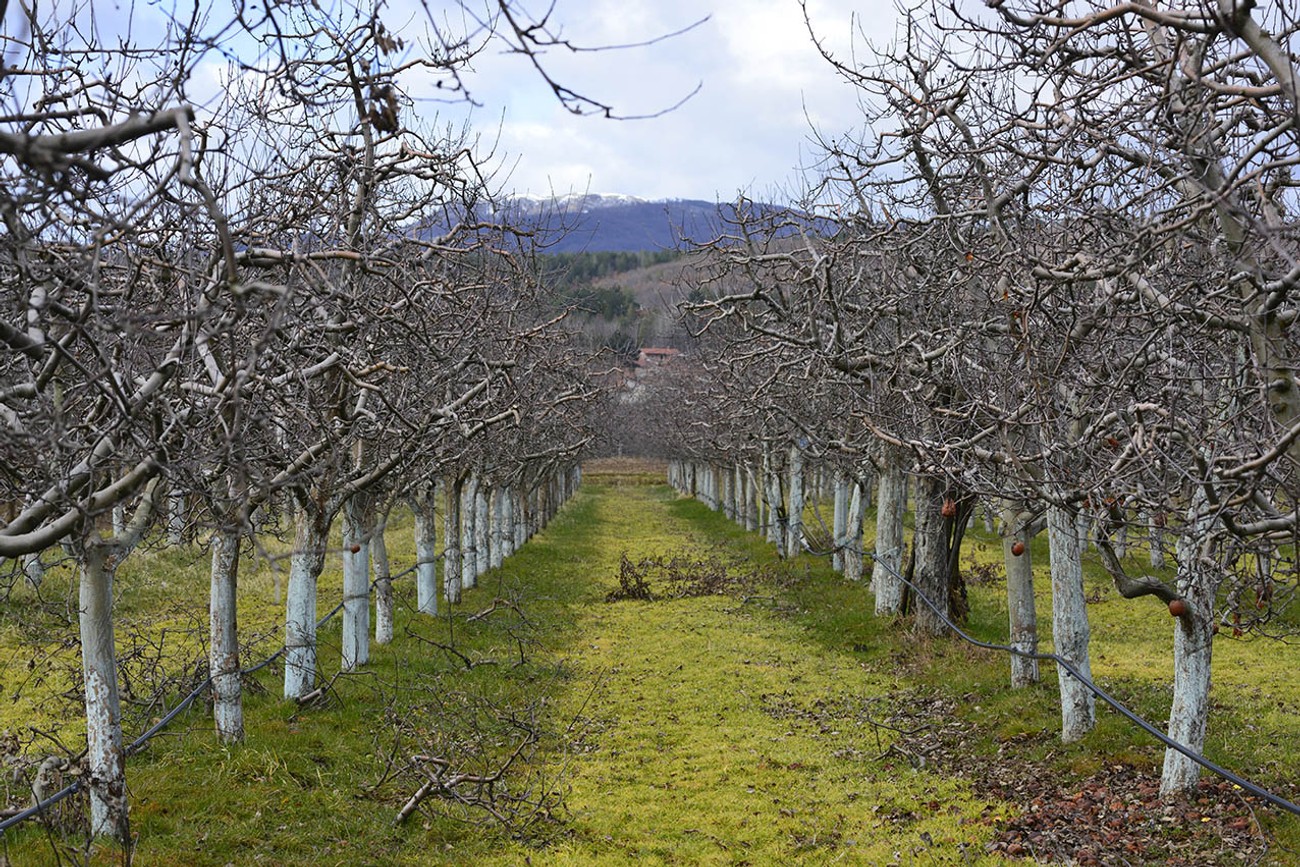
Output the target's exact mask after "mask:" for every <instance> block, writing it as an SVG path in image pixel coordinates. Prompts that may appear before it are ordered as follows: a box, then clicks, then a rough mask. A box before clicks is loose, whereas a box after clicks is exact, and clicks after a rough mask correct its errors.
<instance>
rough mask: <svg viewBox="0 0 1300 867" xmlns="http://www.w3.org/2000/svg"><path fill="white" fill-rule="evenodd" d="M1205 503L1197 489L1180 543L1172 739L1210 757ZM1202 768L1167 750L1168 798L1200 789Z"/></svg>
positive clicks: (1211, 571)
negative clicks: (1180, 611)
mask: <svg viewBox="0 0 1300 867" xmlns="http://www.w3.org/2000/svg"><path fill="white" fill-rule="evenodd" d="M1204 505H1205V499H1204V494H1203V493H1202V492H1201V489H1199V488H1198V489H1197V493H1196V495H1195V496H1194V497H1193V498H1192V505H1191V507H1190V509H1189V510H1188V516H1187V526H1186V528H1185V529H1184V532H1183V534H1182V535H1181V536H1180V537H1179V539H1178V545H1177V549H1176V556H1177V559H1178V595H1179V596H1181V597H1182V599H1183V601H1184V602H1185V603H1186V604H1187V613H1186V614H1184V615H1183V616H1182V617H1178V618H1176V623H1175V625H1174V698H1173V704H1172V705H1171V707H1170V709H1169V737H1170V738H1172V739H1173V740H1175V741H1178V742H1179V743H1180V744H1183V745H1185V746H1187V747H1190V748H1191V749H1192V750H1193V751H1194V752H1197V753H1203V752H1204V751H1205V731H1206V728H1207V726H1208V724H1209V718H1210V680H1211V665H1210V664H1211V661H1212V658H1213V655H1214V599H1215V594H1216V591H1217V590H1218V583H1219V582H1218V579H1217V577H1216V576H1217V570H1216V569H1215V568H1214V565H1213V564H1209V563H1207V562H1206V561H1207V560H1208V555H1207V549H1208V548H1209V546H1210V544H1211V543H1210V542H1209V541H1208V536H1209V529H1210V527H1209V523H1210V522H1209V521H1208V520H1207V519H1206V518H1205V517H1203V516H1202V515H1201V514H1200V512H1201V511H1202V509H1203V508H1204ZM1200 775H1201V766H1200V765H1198V764H1197V763H1196V762H1194V761H1192V760H1191V759H1189V758H1187V756H1184V755H1183V754H1182V753H1180V752H1178V751H1177V750H1171V749H1166V750H1165V763H1164V769H1163V771H1162V773H1161V775H1160V793H1161V794H1162V795H1172V794H1181V793H1185V792H1189V791H1191V790H1192V789H1194V788H1195V787H1196V781H1197V780H1198V779H1199V778H1200Z"/></svg>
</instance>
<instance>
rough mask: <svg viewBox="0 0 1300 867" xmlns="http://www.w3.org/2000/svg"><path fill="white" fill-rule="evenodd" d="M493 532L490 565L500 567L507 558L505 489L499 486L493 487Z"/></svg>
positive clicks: (489, 545)
mask: <svg viewBox="0 0 1300 867" xmlns="http://www.w3.org/2000/svg"><path fill="white" fill-rule="evenodd" d="M490 505H491V508H492V533H491V539H490V540H489V542H488V548H489V551H490V558H489V562H488V565H489V566H490V567H491V568H493V569H500V568H501V563H502V562H503V561H504V560H505V557H506V555H505V517H506V516H505V489H504V488H502V487H500V486H497V487H494V488H492V502H491V504H490Z"/></svg>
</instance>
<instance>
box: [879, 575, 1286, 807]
mask: <svg viewBox="0 0 1300 867" xmlns="http://www.w3.org/2000/svg"><path fill="white" fill-rule="evenodd" d="M862 553H863V554H865V555H867V556H869V557H871V559H872V561H873V562H874V563H875V564H876V565H879V566H883V567H884V568H885V571H887V572H889V573H890V574H891V575H893V576H894V577H895V578H897V579H898V580H899V581H902V582H903V583H904V584H906V585H907V586H908V587H910V588H912V592H913V593H915V594H916V598H917V599H920V600H921V601H922V602H924V603H925V604H926V606H927V607H928V608H929V609H930V610H931V611H933V612H934V613H935V616H937V617H938V618H939V619H940V620H942V621H943V622H944V623H945V624H946V625H947V626H948V628H949V629H951V630H952V631H953V632H955V633H957V635H959V636H960V637H961V638H962V639H963V640H964V641H966V642H968V643H970V644H973V645H975V646H976V647H983V648H985V649H987V650H1001V651H1003V652H1005V653H1011V654H1014V655H1016V656H1023V657H1026V658H1028V659H1037V660H1042V661H1051V662H1055V663H1056V664H1057V665H1058V666H1060V667H1061V668H1064V669H1065V670H1066V671H1067V672H1069V674H1070V676H1071V677H1073V678H1074V679H1075V680H1077V681H1079V682H1080V683H1082V684H1083V685H1084V687H1085V688H1086V689H1087V690H1088V691H1089V692H1091V693H1092V694H1093V695H1095V696H1096V697H1097V698H1099V699H1101V700H1102V701H1104V702H1106V704H1108V705H1110V706H1111V707H1113V708H1114V709H1115V710H1117V711H1119V712H1120V713H1121V714H1123V715H1124V716H1125V717H1127V718H1128V720H1129V721H1130V722H1132V723H1133V724H1134V725H1136V726H1137V727H1138V728H1140V729H1142V730H1143V731H1145V732H1146V733H1147V734H1149V735H1151V736H1153V737H1154V738H1156V740H1158V741H1160V742H1161V743H1163V744H1164V745H1165V746H1166V747H1168V748H1169V749H1172V750H1174V751H1176V752H1179V753H1181V754H1182V755H1184V756H1186V757H1187V758H1189V759H1191V760H1192V761H1194V762H1196V763H1197V764H1198V765H1200V766H1201V767H1203V768H1205V769H1206V770H1208V771H1210V772H1212V773H1214V774H1217V775H1218V776H1220V777H1222V778H1223V779H1225V780H1227V781H1228V782H1230V783H1233V784H1235V785H1238V786H1240V787H1241V788H1243V789H1245V790H1247V791H1249V792H1251V793H1252V794H1254V795H1257V796H1258V797H1260V798H1261V799H1263V800H1265V801H1267V802H1269V803H1270V804H1273V805H1274V806H1276V807H1280V808H1282V809H1283V810H1286V811H1287V812H1290V813H1294V814H1295V815H1297V816H1300V805H1297V804H1295V803H1292V802H1291V801H1288V800H1287V799H1286V798H1283V797H1282V796H1281V795H1275V794H1273V793H1272V792H1270V791H1268V790H1267V789H1265V788H1263V787H1262V786H1259V785H1257V784H1256V783H1252V782H1251V781H1250V780H1248V779H1246V778H1245V777H1241V776H1238V775H1237V774H1235V773H1233V772H1232V771H1230V770H1228V769H1227V768H1225V767H1223V766H1222V765H1218V764H1216V763H1214V762H1212V761H1210V760H1209V759H1207V758H1206V757H1205V756H1203V755H1201V754H1200V753H1198V752H1196V750H1193V749H1192V748H1191V747H1189V746H1187V745H1185V744H1182V743H1179V742H1178V741H1176V740H1174V739H1173V738H1171V737H1169V736H1168V735H1166V734H1165V733H1164V732H1162V731H1160V730H1159V729H1157V728H1156V727H1155V726H1153V725H1152V724H1151V723H1149V722H1147V721H1146V720H1145V719H1143V718H1142V717H1140V716H1138V715H1137V714H1136V713H1134V712H1133V711H1131V710H1129V709H1128V708H1127V707H1126V706H1125V705H1124V704H1122V703H1121V702H1120V701H1119V700H1118V699H1116V698H1114V697H1113V696H1112V695H1110V693H1108V692H1106V691H1105V690H1104V689H1102V688H1101V687H1099V686H1097V684H1095V683H1093V682H1092V680H1091V679H1090V678H1088V677H1086V676H1084V674H1083V673H1082V672H1080V671H1079V669H1077V668H1075V666H1074V664H1073V663H1071V662H1070V661H1069V660H1067V659H1064V658H1062V657H1061V656H1059V655H1057V654H1055V653H1038V652H1036V651H1031V650H1023V649H1021V648H1019V647H1015V646H1013V645H1010V644H994V643H992V642H988V641H981V640H979V639H978V638H975V637H974V636H972V635H968V634H966V632H964V631H963V630H962V629H961V627H959V626H958V625H957V624H955V623H953V622H952V621H951V620H949V619H948V616H947V615H946V614H944V612H943V611H941V610H940V609H939V607H938V606H937V605H935V604H934V603H933V602H931V601H930V598H929V597H928V596H926V595H925V594H924V593H922V592H921V589H920V588H919V587H917V586H916V585H915V584H913V583H912V582H911V581H909V580H908V579H907V578H905V577H903V576H902V575H901V574H899V572H898V570H896V569H894V568H893V567H891V566H890V565H889V564H888V563H882V562H880V561H879V560H877V559H876V552H874V551H863V552H862Z"/></svg>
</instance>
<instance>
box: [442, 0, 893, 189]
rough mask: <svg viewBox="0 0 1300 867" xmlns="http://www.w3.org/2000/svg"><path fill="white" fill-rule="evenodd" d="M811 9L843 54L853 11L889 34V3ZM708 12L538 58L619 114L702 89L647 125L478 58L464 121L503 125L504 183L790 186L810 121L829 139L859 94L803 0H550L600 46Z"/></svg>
mask: <svg viewBox="0 0 1300 867" xmlns="http://www.w3.org/2000/svg"><path fill="white" fill-rule="evenodd" d="M537 5H538V6H540V7H542V8H544V7H545V4H544V3H542V4H537ZM808 8H809V15H810V17H811V19H812V22H813V26H814V28H815V30H816V32H817V33H818V35H819V37H821V38H823V39H824V40H825V44H826V45H827V47H828V48H830V49H831V50H832V51H834V52H836V54H837V56H839V57H842V58H845V59H847V58H848V57H849V48H850V45H851V43H852V40H853V36H854V34H853V27H854V20H853V16H854V15H857V16H858V18H857V24H858V26H862V25H864V24H869V25H870V26H871V28H872V29H871V31H870V35H871V38H872V39H873V40H875V41H877V42H878V43H880V44H883V43H885V42H887V41H888V38H889V37H890V36H891V35H892V33H893V30H894V12H893V6H892V5H891V0H866V2H864V0H809V2H808ZM704 15H709V16H710V20H709V21H707V22H706V23H704V24H702V25H700V26H699V27H697V28H695V29H693V30H691V31H689V32H687V33H684V34H681V35H679V36H676V37H673V38H669V39H666V40H663V41H659V42H656V43H654V44H652V45H647V46H641V47H635V48H628V49H623V50H611V51H603V52H595V53H580V54H569V53H567V52H564V51H563V50H559V49H555V50H552V51H550V52H548V53H547V54H546V55H545V57H544V58H543V61H544V63H545V64H546V66H547V69H548V70H550V71H551V72H552V73H553V74H554V75H555V76H556V78H557V79H558V80H559V81H561V82H562V83H563V84H564V85H565V86H566V87H570V88H572V89H573V90H575V91H577V92H579V93H581V94H583V95H584V96H588V97H591V98H592V99H596V100H599V101H601V102H606V103H609V104H610V105H612V106H614V108H615V111H616V112H618V113H620V114H626V115H638V114H646V113H653V112H657V111H660V110H662V109H664V108H666V107H668V106H670V105H672V104H673V103H675V102H676V101H677V100H679V99H681V98H682V97H683V96H685V95H686V94H688V93H690V92H691V91H692V90H693V89H694V88H695V87H696V86H697V85H702V87H701V90H700V92H699V93H698V94H697V95H696V96H695V97H694V98H693V99H691V100H690V101H688V102H687V103H686V104H685V105H683V106H682V107H681V108H679V109H677V110H676V111H673V112H669V113H668V114H666V115H664V116H662V117H658V118H654V119H651V120H638V121H621V122H620V121H610V120H605V119H602V118H597V117H585V118H583V117H574V116H573V115H571V114H569V113H568V112H566V111H565V110H564V109H563V108H562V107H561V106H560V105H559V104H558V102H557V101H556V99H555V96H554V95H553V94H552V93H551V92H550V90H549V89H548V88H547V87H546V86H545V84H544V82H542V81H541V79H540V77H539V76H538V75H537V74H536V73H535V72H534V71H533V70H532V69H531V68H530V67H529V65H528V64H527V62H526V61H525V59H524V58H521V57H518V56H507V55H503V54H502V53H501V52H499V51H488V52H485V53H484V54H483V55H481V56H480V57H479V58H477V59H476V60H475V62H474V72H473V73H472V74H471V75H470V76H469V77H468V82H469V85H470V87H471V89H472V92H473V94H474V96H475V98H476V99H477V100H479V101H480V102H481V103H482V104H483V107H482V108H481V109H479V110H476V111H475V112H474V113H473V115H472V116H473V118H474V123H475V124H476V125H482V126H484V127H486V129H485V130H484V131H485V133H486V137H487V138H492V137H493V135H494V132H495V130H496V128H497V126H498V123H500V138H499V141H498V151H499V154H503V155H505V158H506V164H508V165H511V166H513V171H512V174H511V179H510V185H511V186H513V187H515V188H517V189H518V190H520V191H521V192H522V191H524V190H528V191H530V192H532V193H534V194H538V193H545V192H549V191H550V190H551V189H552V188H554V189H556V190H557V191H560V192H564V191H567V189H569V188H570V187H572V188H575V189H587V188H590V189H592V190H594V191H598V192H622V193H629V194H632V195H636V196H640V197H643V198H651V199H654V198H668V197H679V196H680V197H688V198H706V199H708V198H714V197H721V198H724V199H725V198H731V197H733V196H734V195H735V194H736V193H737V192H738V191H740V190H747V191H752V192H753V193H754V194H755V195H762V194H766V193H768V192H769V191H771V190H773V189H774V188H778V187H783V188H788V187H790V186H791V185H792V184H793V183H794V182H795V178H796V174H797V172H796V170H797V168H798V166H799V165H801V164H809V163H811V162H812V161H813V158H814V156H815V155H814V154H813V153H812V152H811V151H810V146H809V143H808V139H809V135H810V129H809V124H810V123H812V124H813V125H815V126H816V127H818V128H820V129H824V130H826V131H827V132H829V133H832V134H838V133H840V132H842V131H844V130H846V129H849V128H852V127H854V126H856V125H858V124H860V122H861V118H860V112H859V111H858V109H857V106H856V98H855V94H854V91H853V89H852V88H851V87H849V86H848V85H846V84H845V83H844V82H843V81H842V80H841V79H840V78H839V76H837V74H836V73H835V71H834V69H833V68H832V67H831V66H830V64H828V63H827V62H826V60H825V59H824V58H822V57H821V56H820V54H819V53H818V51H817V49H816V46H815V45H814V44H813V41H812V38H811V37H810V35H809V33H808V28H807V25H806V23H805V21H804V17H803V11H802V8H801V6H800V3H799V2H798V0H714V2H712V3H699V2H695V0H558V2H557V3H556V5H555V9H554V14H553V19H552V21H553V23H554V24H557V25H560V26H561V28H562V29H561V35H562V36H563V37H565V38H567V39H570V40H572V41H573V42H574V43H575V44H578V45H582V46H599V45H611V44H627V43H633V42H639V41H643V40H646V39H649V38H653V37H656V36H660V35H663V34H666V33H669V32H672V31H675V30H678V29H681V28H682V27H685V26H687V25H689V24H691V23H693V22H695V21H697V20H698V19H699V18H701V17H702V16H704ZM428 108H429V110H430V112H431V111H432V110H434V109H435V108H438V109H439V110H440V111H441V112H442V113H443V114H448V113H450V114H452V115H453V116H455V115H456V114H457V113H458V112H460V111H462V110H461V109H459V108H457V107H455V106H445V105H444V106H437V105H434V104H430V105H429V106H428ZM503 113H504V120H503V119H502V115H503Z"/></svg>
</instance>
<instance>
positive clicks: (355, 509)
mask: <svg viewBox="0 0 1300 867" xmlns="http://www.w3.org/2000/svg"><path fill="white" fill-rule="evenodd" d="M366 512H367V510H366V508H365V507H364V505H363V504H362V502H361V497H359V496H356V497H352V498H350V499H349V500H348V501H347V503H346V504H345V505H344V507H343V666H342V667H343V670H344V671H355V670H356V669H357V668H358V667H360V666H362V665H365V664H366V663H367V662H369V661H370V540H369V539H368V538H367V536H368V535H369V529H370V527H369V521H368V520H367V515H366Z"/></svg>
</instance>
